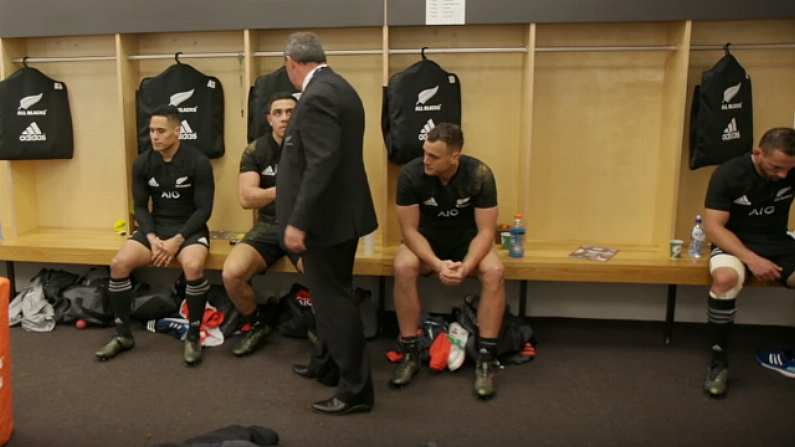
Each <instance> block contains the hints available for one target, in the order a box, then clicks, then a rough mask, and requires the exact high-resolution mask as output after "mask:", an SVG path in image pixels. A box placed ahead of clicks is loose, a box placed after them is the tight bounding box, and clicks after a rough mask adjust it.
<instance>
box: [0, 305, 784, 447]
mask: <svg viewBox="0 0 795 447" xmlns="http://www.w3.org/2000/svg"><path fill="white" fill-rule="evenodd" d="M533 323H534V326H535V329H536V331H537V332H538V334H539V336H540V341H541V344H540V346H538V353H539V355H538V359H537V360H536V361H535V362H533V363H531V364H528V365H524V366H513V367H507V368H506V369H505V370H504V371H502V373H501V374H500V376H499V396H498V397H497V398H496V399H495V400H493V401H491V402H485V403H484V402H478V401H476V400H474V398H473V397H472V396H471V394H470V388H471V379H472V371H473V370H472V366H471V365H467V366H466V367H465V368H464V369H463V370H462V371H460V372H456V373H449V372H448V373H444V374H438V375H434V374H432V373H430V372H429V371H428V370H427V369H425V370H423V371H422V372H421V373H420V375H419V376H418V377H417V378H416V381H415V383H413V384H412V385H411V386H410V387H408V388H407V389H404V390H401V391H394V390H390V389H388V388H387V386H386V383H387V380H388V378H389V374H390V371H391V368H392V367H391V365H388V364H387V363H386V361H385V360H384V356H383V353H384V351H385V350H387V349H388V348H389V347H391V345H392V342H391V338H388V337H384V338H381V339H378V340H376V341H374V342H371V343H370V354H371V359H372V363H373V366H374V371H375V376H374V379H375V383H376V392H377V395H376V399H377V402H376V408H375V411H374V412H372V413H370V414H361V415H353V416H345V417H329V416H322V415H317V414H314V413H312V411H311V410H310V407H309V405H310V403H311V402H313V401H315V400H319V399H323V398H326V397H328V396H329V395H330V392H331V390H330V389H329V388H325V387H323V386H322V385H320V384H318V383H315V382H312V381H307V380H305V379H302V378H299V377H297V376H295V375H293V374H292V373H291V371H290V365H291V364H292V363H296V362H302V361H304V360H305V357H306V352H307V349H308V346H307V344H306V342H305V341H301V340H292V339H285V338H280V337H274V338H272V339H271V341H270V342H269V344H268V345H267V346H266V348H265V349H263V350H262V351H261V352H258V353H257V354H255V355H253V356H252V357H250V358H245V359H237V358H234V357H233V356H232V354H231V344H226V345H224V346H222V347H218V348H212V349H210V350H209V351H208V352H206V355H205V361H204V363H203V364H202V365H201V366H200V367H198V368H195V369H188V368H186V367H184V366H183V365H182V362H181V352H182V351H181V349H182V345H181V343H179V342H178V341H177V340H176V339H173V338H171V337H170V336H167V335H162V334H149V333H145V332H142V331H138V332H136V340H137V343H138V345H137V347H136V348H135V350H134V351H132V352H129V353H125V354H123V355H122V356H120V357H119V358H117V359H114V360H113V361H110V362H106V363H98V362H96V361H94V359H93V352H94V350H95V349H96V348H98V347H99V346H100V345H102V344H103V343H104V342H105V341H106V340H107V339H108V337H109V336H110V334H111V330H109V329H89V330H84V331H79V330H77V329H75V328H72V327H69V326H59V327H57V329H56V330H55V331H54V332H52V333H50V334H32V333H26V332H24V331H23V330H21V329H13V330H12V349H13V351H12V355H13V368H14V371H13V372H14V374H13V391H14V401H15V419H16V432H15V435H14V437H13V438H12V441H11V442H10V444H8V445H9V447H31V446H48V447H58V446H85V447H91V446H148V445H153V444H155V443H157V442H165V441H181V440H184V439H186V438H189V437H192V436H195V435H198V434H201V433H204V432H207V431H210V430H213V429H216V428H220V427H223V426H226V425H229V424H244V425H263V426H266V427H270V428H272V429H274V430H275V431H276V432H278V433H279V435H280V437H281V440H282V441H281V445H284V446H327V445H328V446H335V447H343V446H371V445H372V446H375V445H378V446H420V445H428V443H435V445H437V446H439V447H446V446H470V445H471V446H492V445H493V446H496V445H533V446H535V445H544V446H641V445H642V446H644V447H649V446H672V445H681V446H699V447H703V446H709V445H721V446H734V445H738V446H739V445H743V446H745V445H748V446H752V445H754V446H755V445H777V446H789V445H795V424H794V422H795V413H793V411H792V408H793V404H795V380H792V379H787V378H785V377H783V376H780V375H778V374H775V373H772V372H770V371H767V370H765V369H763V368H761V367H759V366H757V365H756V364H755V362H754V359H753V353H754V350H755V349H756V348H758V347H759V346H766V345H769V344H775V343H783V342H793V341H795V337H794V336H793V335H794V334H793V332H795V331H793V329H790V328H769V327H738V328H737V330H736V332H735V337H734V349H733V352H732V356H731V360H732V369H731V375H732V386H731V389H730V393H729V396H728V397H727V398H726V399H723V400H720V401H715V400H710V399H708V398H706V397H705V396H704V395H703V394H702V391H701V383H702V380H703V375H704V371H705V365H706V363H705V362H706V360H707V354H706V352H705V346H704V345H705V343H704V334H705V331H704V326H703V325H693V324H690V325H684V324H683V325H677V327H676V330H675V332H674V342H673V344H672V345H670V346H664V345H663V344H662V330H661V325H660V324H659V323H643V322H616V321H591V320H571V319H538V320H535V321H534V322H533Z"/></svg>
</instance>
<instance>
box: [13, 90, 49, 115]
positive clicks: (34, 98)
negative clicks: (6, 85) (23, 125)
mask: <svg viewBox="0 0 795 447" xmlns="http://www.w3.org/2000/svg"><path fill="white" fill-rule="evenodd" d="M42 97H44V93H39V94H38V95H30V96H26V97H24V98H22V99H20V100H19V107H17V116H45V115H47V109H43V110H30V108H31V107H33V106H34V105H36V104H37V103H38V102H39V101H41V98H42Z"/></svg>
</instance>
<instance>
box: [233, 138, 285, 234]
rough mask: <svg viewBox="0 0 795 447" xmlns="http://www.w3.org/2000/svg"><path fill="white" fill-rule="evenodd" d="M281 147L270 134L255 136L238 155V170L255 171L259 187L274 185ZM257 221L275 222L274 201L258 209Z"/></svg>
mask: <svg viewBox="0 0 795 447" xmlns="http://www.w3.org/2000/svg"><path fill="white" fill-rule="evenodd" d="M281 155H282V148H281V146H279V143H277V142H276V140H274V139H273V135H272V134H270V133H269V134H268V135H264V136H262V137H259V138H257V139H256V140H254V141H252V142H251V143H249V144H248V146H246V150H244V151H243V156H242V157H240V172H241V173H243V172H256V173H257V174H259V187H260V188H263V189H265V188H270V187H272V186H276V173H277V172H278V170H279V157H281ZM258 213H259V221H260V222H267V223H276V202H275V201H274V202H271V203H270V204H269V205H267V206H264V207H262V208H260V209H259V211H258Z"/></svg>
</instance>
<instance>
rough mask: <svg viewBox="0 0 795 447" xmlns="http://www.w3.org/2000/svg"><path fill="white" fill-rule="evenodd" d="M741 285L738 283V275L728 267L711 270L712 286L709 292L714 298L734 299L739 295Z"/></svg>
mask: <svg viewBox="0 0 795 447" xmlns="http://www.w3.org/2000/svg"><path fill="white" fill-rule="evenodd" d="M742 288H743V285H742V284H740V275H739V274H737V272H735V271H734V270H731V269H728V268H722V269H717V270H715V271H714V272H712V287H711V288H710V291H709V294H710V296H711V297H712V298H715V299H726V300H730V299H734V298H737V295H739V293H740V290H742Z"/></svg>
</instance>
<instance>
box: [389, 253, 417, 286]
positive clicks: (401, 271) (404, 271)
mask: <svg viewBox="0 0 795 447" xmlns="http://www.w3.org/2000/svg"><path fill="white" fill-rule="evenodd" d="M393 267H394V269H395V278H396V279H398V280H411V279H412V278H416V277H417V276H419V274H420V264H419V262H417V261H416V260H413V259H411V258H408V257H405V256H402V257H401V256H399V257H396V258H395V262H394V265H393Z"/></svg>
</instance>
